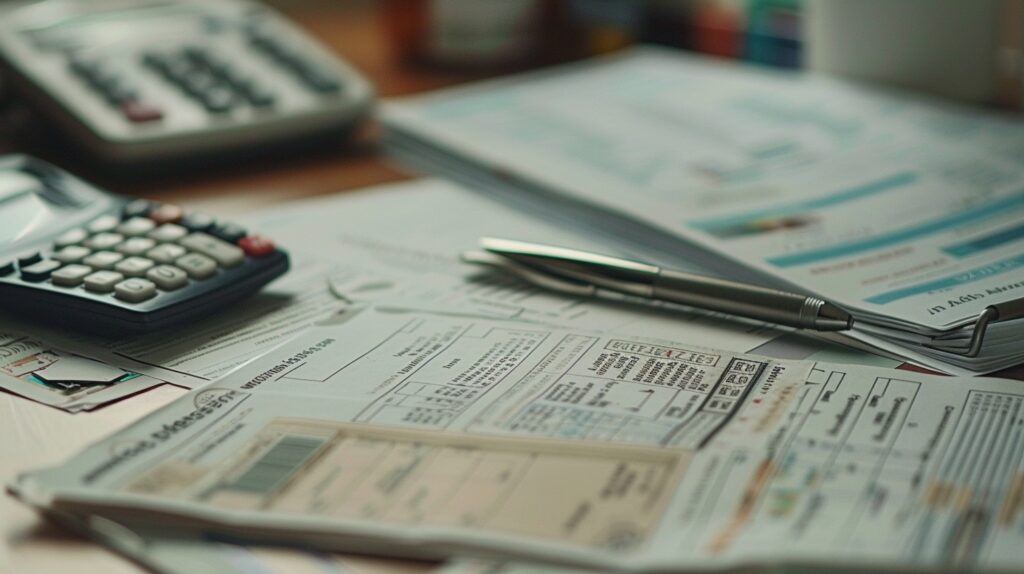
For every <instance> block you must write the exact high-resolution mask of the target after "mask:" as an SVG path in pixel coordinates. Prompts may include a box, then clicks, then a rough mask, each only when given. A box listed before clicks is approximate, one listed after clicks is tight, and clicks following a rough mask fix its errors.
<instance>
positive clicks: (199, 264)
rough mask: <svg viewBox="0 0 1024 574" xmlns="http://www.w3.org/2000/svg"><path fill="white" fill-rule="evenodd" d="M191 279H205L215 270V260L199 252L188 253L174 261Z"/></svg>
mask: <svg viewBox="0 0 1024 574" xmlns="http://www.w3.org/2000/svg"><path fill="white" fill-rule="evenodd" d="M174 264H175V265H177V266H178V267H181V268H182V269H184V270H185V273H188V276H189V277H191V278H192V279H206V278H207V277H210V276H212V275H213V274H214V273H216V272H217V262H216V261H214V260H213V259H210V258H209V257H207V256H205V255H200V254H199V253H189V254H188V255H186V256H184V257H180V258H178V260H177V261H175V262H174Z"/></svg>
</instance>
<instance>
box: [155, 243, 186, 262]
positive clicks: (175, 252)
mask: <svg viewBox="0 0 1024 574" xmlns="http://www.w3.org/2000/svg"><path fill="white" fill-rule="evenodd" d="M186 253H188V251H187V250H186V249H185V248H184V247H182V246H180V245H174V244H172V243H165V244H163V245H157V246H156V247H154V248H152V249H150V250H149V251H147V252H146V257H149V258H150V259H152V260H153V261H156V262H157V263H174V262H175V261H176V260H177V259H178V258H179V257H181V256H182V255H185V254H186Z"/></svg>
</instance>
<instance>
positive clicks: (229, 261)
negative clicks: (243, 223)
mask: <svg viewBox="0 0 1024 574" xmlns="http://www.w3.org/2000/svg"><path fill="white" fill-rule="evenodd" d="M179 243H181V245H182V246H183V247H185V248H186V249H188V250H190V251H195V252H197V253H202V254H203V255H206V256H208V257H211V258H213V260H214V261H216V262H217V263H218V264H219V265H220V266H221V267H234V266H235V265H239V264H241V263H242V262H243V261H245V252H244V251H242V250H241V249H239V248H238V247H235V246H234V245H231V244H230V243H228V242H227V241H222V240H220V239H217V238H216V237H214V236H212V235H207V234H205V233H193V234H191V235H189V236H188V237H185V238H184V239H182V240H181V241H180V242H179Z"/></svg>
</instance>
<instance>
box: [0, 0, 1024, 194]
mask: <svg viewBox="0 0 1024 574" xmlns="http://www.w3.org/2000/svg"><path fill="white" fill-rule="evenodd" d="M6 1H7V0H0V6H3V5H4V4H5V2H6ZM266 3H267V4H270V5H271V6H273V7H274V8H276V9H277V10H278V11H280V12H281V13H282V14H283V15H284V16H286V17H287V18H288V19H290V20H292V21H293V22H294V23H296V24H297V25H298V26H299V27H301V28H302V29H303V30H305V31H306V32H307V33H309V35H310V36H312V37H313V38H315V39H317V40H318V41H320V42H321V43H322V44H324V45H325V46H326V47H327V48H328V49H329V50H330V51H332V52H334V53H335V54H336V55H338V56H339V57H340V58H342V59H344V60H345V61H347V62H348V63H349V64H350V65H351V66H352V67H353V68H354V69H356V70H358V71H359V72H360V73H361V74H363V75H364V76H365V77H366V79H367V80H368V81H369V82H370V84H371V85H372V86H373V88H374V90H375V94H376V97H377V98H378V99H379V98H387V97H392V96H400V95H406V94H411V93H417V92H424V91H428V90H433V89H437V88H441V87H446V86H451V85H456V84H460V83H464V82H469V81H474V80H479V79H484V78H490V77H496V76H500V75H504V74H508V73H513V72H517V71H523V70H529V69H535V68H539V67H544V66H549V65H554V64H558V63H563V62H568V61H574V60H580V59H583V58H587V57H591V56H595V55H602V54H610V53H614V52H616V51H618V50H622V49H624V48H627V47H629V46H631V45H635V44H639V43H644V44H657V45H661V46H668V47H671V48H674V49H678V50H680V51H685V52H689V53H693V54H698V55H701V56H704V57H709V58H717V59H723V60H731V61H736V62H744V63H750V64H753V65H755V66H764V67H768V68H772V69H779V70H811V71H814V72H820V73H827V74H832V75H836V76H841V77H845V78H849V79H853V80H857V81H869V82H874V83H877V84H881V85H886V86H892V87H896V88H900V89H905V88H909V89H911V90H915V91H918V92H920V93H924V94H928V95H930V96H939V97H943V98H948V99H952V100H956V101H959V102H966V103H969V104H972V105H983V106H1000V107H1001V108H1003V109H1011V110H1016V109H1019V107H1020V85H1021V79H1020V73H1019V71H1020V68H1021V66H1020V46H1021V28H1022V27H1024V8H1022V5H1024V0H828V1H824V0H803V1H802V0H266ZM10 92H11V90H9V89H7V83H6V82H4V79H3V78H0V94H3V95H2V96H0V98H2V99H0V102H2V103H0V153H6V152H13V151H17V152H24V153H31V154H35V155H39V156H41V157H43V158H47V159H51V160H53V161H56V162H57V163H58V164H60V165H63V166H66V167H67V168H69V169H73V170H78V171H80V172H81V173H82V174H83V175H84V176H86V177H89V178H92V179H94V180H96V181H98V182H100V183H101V184H105V185H107V186H108V187H110V188H112V189H114V190H115V191H126V190H128V189H130V190H131V191H132V192H134V193H142V194H144V193H147V192H148V191H160V192H164V191H169V187H168V185H169V184H170V186H171V187H173V188H175V190H176V192H177V193H179V194H180V197H181V199H182V200H183V201H184V200H189V199H193V198H196V199H201V198H202V197H203V195H204V193H205V192H206V191H208V190H210V189H220V188H221V187H222V186H224V185H232V186H237V185H247V186H254V187H261V188H267V187H271V188H273V187H275V186H285V185H288V186H292V187H299V188H302V187H303V186H304V185H305V186H310V185H312V186H315V187H317V188H319V191H321V192H324V191H327V190H328V189H334V190H337V189H339V188H342V189H343V188H350V187H357V186H361V185H366V184H368V183H376V182H380V181H382V180H389V179H395V178H397V177H399V176H397V175H395V174H394V173H392V171H391V170H390V168H389V167H387V166H385V165H383V164H382V163H381V162H369V163H368V162H365V161H358V158H362V157H365V156H366V155H367V154H373V153H375V151H374V148H373V146H374V141H375V136H374V134H373V131H374V129H375V127H374V126H373V123H372V122H367V125H365V126H363V128H362V132H361V133H360V134H358V136H357V137H356V138H346V139H345V140H344V141H342V142H340V145H338V146H335V147H327V148H318V149H319V150H320V151H319V152H318V153H320V154H321V157H324V158H325V160H327V161H323V162H320V163H317V164H315V165H314V164H312V163H310V160H309V157H308V156H305V155H303V156H302V157H301V158H298V159H296V158H287V157H281V158H274V160H273V161H272V162H270V163H267V164H264V163H260V164H258V165H257V164H253V163H249V164H245V165H227V166H226V167H222V168H219V171H218V169H202V170H199V169H196V170H188V171H186V172H178V173H176V174H175V176H174V178H172V179H170V180H168V179H164V180H162V181H161V182H160V183H158V184H156V185H152V184H133V185H132V186H125V185H122V184H120V183H118V182H117V181H116V179H115V178H114V177H113V176H116V175H117V174H116V173H115V171H112V170H109V169H103V168H98V167H97V166H95V165H93V164H92V163H90V162H87V161H84V160H81V159H80V158H78V155H77V154H76V153H75V152H74V151H73V150H70V149H68V148H66V147H65V145H64V144H65V141H64V140H63V138H62V137H60V135H59V134H58V133H55V132H54V131H53V130H49V129H48V128H47V122H46V121H36V120H39V119H40V118H38V117H33V116H32V113H31V111H30V110H28V109H27V107H26V106H23V105H21V103H22V102H19V101H17V97H14V96H12V94H11V93H10ZM43 120H45V118H43ZM300 165H301V166H303V168H302V169H301V170H299V171H296V169H298V168H297V167H296V166H300ZM225 169H226V170H227V171H225ZM225 173H229V174H230V176H231V177H232V178H234V179H231V180H230V181H229V180H225V179H224V177H222V176H223V175H224V174H225ZM327 174H330V175H327Z"/></svg>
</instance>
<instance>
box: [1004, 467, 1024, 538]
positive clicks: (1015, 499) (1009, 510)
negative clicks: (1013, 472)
mask: <svg viewBox="0 0 1024 574" xmlns="http://www.w3.org/2000/svg"><path fill="white" fill-rule="evenodd" d="M1022 510H1024V474H1021V473H1018V474H1017V476H1015V477H1014V478H1013V480H1012V481H1011V482H1010V488H1009V489H1008V490H1007V491H1006V499H1005V500H1004V501H1003V507H1002V508H1001V509H999V525H1000V526H1010V525H1011V524H1013V521H1014V520H1015V519H1016V518H1017V514H1019V513H1020V512H1021V511H1022Z"/></svg>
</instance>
